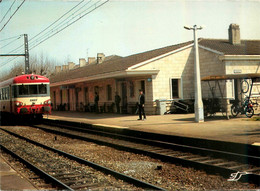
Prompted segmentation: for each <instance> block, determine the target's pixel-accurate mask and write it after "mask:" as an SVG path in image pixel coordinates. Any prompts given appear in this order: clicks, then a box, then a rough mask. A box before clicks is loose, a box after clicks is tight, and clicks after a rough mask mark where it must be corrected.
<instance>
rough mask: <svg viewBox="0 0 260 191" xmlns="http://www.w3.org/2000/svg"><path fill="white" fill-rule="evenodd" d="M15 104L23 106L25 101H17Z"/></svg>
mask: <svg viewBox="0 0 260 191" xmlns="http://www.w3.org/2000/svg"><path fill="white" fill-rule="evenodd" d="M15 105H16V106H17V107H20V106H23V103H22V102H16V103H15Z"/></svg>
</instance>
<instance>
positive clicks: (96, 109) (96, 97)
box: [95, 92, 99, 113]
mask: <svg viewBox="0 0 260 191" xmlns="http://www.w3.org/2000/svg"><path fill="white" fill-rule="evenodd" d="M98 101H99V95H98V93H97V92H95V112H97V113H98Z"/></svg>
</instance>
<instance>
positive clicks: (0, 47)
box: [0, 35, 22, 49]
mask: <svg viewBox="0 0 260 191" xmlns="http://www.w3.org/2000/svg"><path fill="white" fill-rule="evenodd" d="M21 37H22V35H20V36H18V38H16V39H14V40H12V41H11V42H9V43H7V44H5V45H4V46H1V47H0V49H2V48H5V47H7V46H9V45H10V44H13V43H14V42H16V41H17V40H18V39H20V38H21Z"/></svg>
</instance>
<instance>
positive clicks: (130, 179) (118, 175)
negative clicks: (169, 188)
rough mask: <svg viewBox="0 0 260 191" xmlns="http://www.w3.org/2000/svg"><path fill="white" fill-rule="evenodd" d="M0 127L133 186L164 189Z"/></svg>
mask: <svg viewBox="0 0 260 191" xmlns="http://www.w3.org/2000/svg"><path fill="white" fill-rule="evenodd" d="M0 129H1V130H3V131H5V132H7V133H9V134H11V135H13V136H16V137H18V138H20V139H23V140H26V141H28V142H30V143H32V144H35V145H37V146H40V147H42V148H45V149H48V150H50V151H53V152H55V153H58V154H60V155H62V156H65V157H67V158H69V159H72V160H75V161H77V162H79V163H81V164H85V165H87V166H90V167H92V168H94V169H96V170H99V171H102V172H104V173H106V174H110V175H112V176H114V177H115V178H118V179H121V180H124V181H126V182H128V183H131V184H134V185H135V186H138V187H142V188H147V189H153V190H165V189H163V188H160V187H158V186H155V185H152V184H150V183H147V182H144V181H141V180H138V179H136V178H133V177H131V176H127V175H125V174H122V173H119V172H116V171H114V170H112V169H109V168H107V167H104V166H101V165H98V164H96V163H93V162H91V161H88V160H85V159H82V158H80V157H77V156H74V155H72V154H69V153H66V152H64V151H61V150H58V149H55V148H52V147H49V146H47V145H44V144H41V143H39V142H36V141H33V140H31V139H28V138H26V137H23V136H21V135H18V134H16V133H14V132H11V131H9V130H6V129H3V128H0Z"/></svg>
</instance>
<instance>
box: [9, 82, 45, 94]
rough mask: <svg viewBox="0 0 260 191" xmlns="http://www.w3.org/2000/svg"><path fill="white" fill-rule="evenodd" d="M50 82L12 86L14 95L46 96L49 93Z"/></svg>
mask: <svg viewBox="0 0 260 191" xmlns="http://www.w3.org/2000/svg"><path fill="white" fill-rule="evenodd" d="M48 89H49V84H32V85H15V86H13V88H12V95H13V97H27V96H36V97H37V96H46V95H49V91H48Z"/></svg>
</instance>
